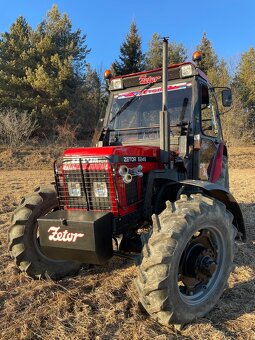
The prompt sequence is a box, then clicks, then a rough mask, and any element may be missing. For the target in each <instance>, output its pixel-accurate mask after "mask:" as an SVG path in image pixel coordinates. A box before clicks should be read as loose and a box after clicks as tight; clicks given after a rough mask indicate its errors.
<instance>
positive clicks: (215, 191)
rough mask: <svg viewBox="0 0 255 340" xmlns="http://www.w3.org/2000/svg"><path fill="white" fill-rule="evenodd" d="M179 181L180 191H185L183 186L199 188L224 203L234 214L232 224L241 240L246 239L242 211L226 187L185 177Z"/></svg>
mask: <svg viewBox="0 0 255 340" xmlns="http://www.w3.org/2000/svg"><path fill="white" fill-rule="evenodd" d="M179 183H181V184H183V186H184V187H182V189H181V190H180V191H181V192H183V191H185V187H186V188H187V187H189V189H191V187H193V188H194V187H195V188H200V189H202V190H203V191H204V192H205V193H206V194H208V195H209V196H211V197H213V198H216V199H217V200H219V201H221V202H222V203H224V204H225V206H226V208H227V210H228V211H230V212H231V213H232V215H233V216H234V220H233V224H234V226H235V227H236V228H237V230H238V232H239V235H240V236H241V239H242V241H243V242H245V241H246V229H245V225H244V219H243V214H242V211H241V209H240V206H239V204H238V203H237V201H236V200H235V198H234V196H233V195H232V194H231V193H230V192H229V191H228V190H227V189H225V188H223V187H221V186H220V185H218V184H215V183H211V182H208V181H200V180H189V179H187V180H182V181H179Z"/></svg>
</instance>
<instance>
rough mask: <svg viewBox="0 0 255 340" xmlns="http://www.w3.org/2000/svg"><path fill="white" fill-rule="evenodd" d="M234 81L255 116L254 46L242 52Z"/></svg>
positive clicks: (246, 106) (247, 106)
mask: <svg viewBox="0 0 255 340" xmlns="http://www.w3.org/2000/svg"><path fill="white" fill-rule="evenodd" d="M234 83H235V85H236V87H237V89H238V91H239V93H240V95H241V98H242V102H243V104H244V107H245V108H247V109H248V110H249V111H250V112H251V114H252V116H253V117H254V118H255V114H254V113H255V50H254V48H253V47H251V48H250V49H249V50H248V51H247V52H245V53H243V54H242V57H241V60H240V63H239V65H238V69H237V74H236V77H235V81H234ZM254 118H253V119H254ZM254 121H255V119H254Z"/></svg>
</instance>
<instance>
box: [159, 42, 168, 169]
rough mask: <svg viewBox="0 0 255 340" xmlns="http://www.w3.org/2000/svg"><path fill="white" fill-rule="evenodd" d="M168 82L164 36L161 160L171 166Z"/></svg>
mask: <svg viewBox="0 0 255 340" xmlns="http://www.w3.org/2000/svg"><path fill="white" fill-rule="evenodd" d="M167 83H168V38H166V37H164V38H163V65H162V111H160V114H159V128H160V160H161V162H162V163H164V164H166V165H167V166H168V167H169V164H170V153H169V146H170V129H169V125H170V119H169V116H168V111H167Z"/></svg>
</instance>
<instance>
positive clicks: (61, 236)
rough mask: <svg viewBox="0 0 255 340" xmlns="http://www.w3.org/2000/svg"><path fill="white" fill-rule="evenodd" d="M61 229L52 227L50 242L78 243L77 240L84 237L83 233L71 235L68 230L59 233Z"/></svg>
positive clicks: (49, 230)
mask: <svg viewBox="0 0 255 340" xmlns="http://www.w3.org/2000/svg"><path fill="white" fill-rule="evenodd" d="M59 229H60V227H50V228H49V229H48V233H51V234H50V235H49V240H50V241H55V242H56V241H59V242H76V240H77V238H79V237H83V236H84V234H82V233H69V232H68V230H64V231H59Z"/></svg>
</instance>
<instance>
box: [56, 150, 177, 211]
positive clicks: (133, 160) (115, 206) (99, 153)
mask: <svg viewBox="0 0 255 340" xmlns="http://www.w3.org/2000/svg"><path fill="white" fill-rule="evenodd" d="M83 157H85V158H86V159H88V158H90V157H91V161H90V162H88V163H82V167H83V170H84V171H86V170H89V171H93V170H95V171H100V170H101V171H107V172H108V174H109V189H110V193H109V195H110V200H111V205H112V209H111V211H112V213H113V215H114V216H124V215H127V214H129V213H132V212H135V211H137V209H138V208H139V207H140V206H141V205H142V202H143V199H144V197H143V192H142V183H143V179H142V178H141V177H138V178H137V188H136V189H137V193H138V201H137V202H135V203H133V204H130V205H128V204H127V200H126V185H125V183H124V182H123V178H122V176H120V175H119V172H118V171H119V168H120V166H121V165H126V166H127V167H128V168H134V167H137V166H138V165H142V167H143V169H142V172H143V174H144V175H145V174H146V173H147V172H149V171H151V170H155V169H160V168H163V165H162V164H161V163H160V149H159V147H157V146H105V147H100V148H96V147H89V148H72V149H67V150H66V151H65V152H64V158H66V159H67V158H68V159H72V158H74V159H75V158H83ZM97 157H98V158H99V159H100V158H104V157H105V158H106V159H107V158H108V159H110V160H111V161H112V163H110V162H109V161H106V162H103V161H101V162H99V161H95V162H93V158H95V159H96V158H97ZM172 157H173V155H172ZM145 160H146V161H145ZM79 168H80V164H79V163H72V164H68V163H63V167H62V170H63V175H64V176H65V171H68V170H79ZM114 178H115V180H114ZM115 182H116V186H115ZM65 190H66V191H67V189H66V188H65ZM116 190H117V195H116ZM65 209H67V210H78V209H77V208H76V209H74V208H69V207H68V202H66V206H65Z"/></svg>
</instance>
